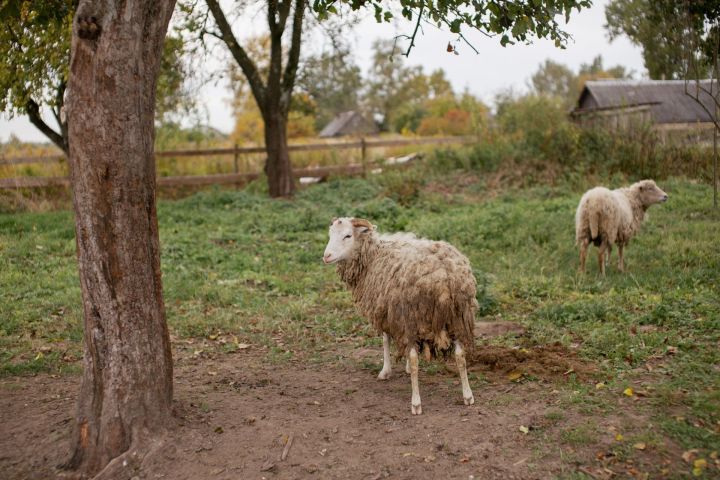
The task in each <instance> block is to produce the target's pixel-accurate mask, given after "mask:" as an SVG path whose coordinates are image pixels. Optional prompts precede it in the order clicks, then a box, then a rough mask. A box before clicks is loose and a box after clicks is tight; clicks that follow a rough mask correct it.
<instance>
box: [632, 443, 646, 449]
mask: <svg viewBox="0 0 720 480" xmlns="http://www.w3.org/2000/svg"><path fill="white" fill-rule="evenodd" d="M645 447H646V445H645V443H644V442H638V443H636V444H635V445H633V448H634V449H635V450H645Z"/></svg>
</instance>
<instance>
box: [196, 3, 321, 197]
mask: <svg viewBox="0 0 720 480" xmlns="http://www.w3.org/2000/svg"><path fill="white" fill-rule="evenodd" d="M206 3H207V6H208V9H209V10H210V13H211V14H212V16H213V18H214V19H215V24H216V26H217V29H218V30H219V32H206V33H211V34H212V35H214V36H216V37H217V38H219V39H220V40H222V42H223V43H224V44H225V45H226V46H227V48H228V50H229V51H230V53H231V54H232V56H233V58H234V60H235V61H236V62H237V64H238V66H239V67H240V68H241V69H242V71H243V73H244V74H245V78H246V79H247V82H248V84H249V85H250V91H251V92H252V95H253V97H254V98H255V101H256V102H257V105H258V108H259V109H260V113H261V114H262V118H263V123H264V125H265V149H266V151H267V160H266V162H265V173H266V174H267V177H268V187H269V191H270V196H272V197H285V196H289V195H292V194H293V192H294V191H295V183H294V180H293V174H292V166H291V163H290V155H289V152H288V142H287V123H288V114H289V112H290V101H291V98H292V91H293V87H294V86H295V78H296V75H297V69H298V63H299V60H300V43H301V41H302V35H303V17H304V15H305V7H306V6H307V0H280V1H278V0H267V24H268V28H269V32H270V62H269V65H268V70H267V75H262V72H261V71H260V69H259V68H258V64H257V61H256V60H253V59H252V58H251V57H250V55H248V52H247V50H246V49H245V48H244V47H243V46H242V45H240V42H239V41H238V40H237V38H236V37H235V34H234V33H233V29H232V27H231V25H230V23H229V22H228V20H227V16H226V15H225V12H224V11H223V9H222V7H221V6H220V2H219V1H218V0H206ZM288 20H290V21H291V24H292V32H291V34H290V46H289V47H288V48H287V59H286V60H285V61H283V38H284V37H285V35H284V34H285V32H286V29H287V27H288ZM283 64H284V65H283Z"/></svg>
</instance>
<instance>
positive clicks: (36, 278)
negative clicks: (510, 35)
mask: <svg viewBox="0 0 720 480" xmlns="http://www.w3.org/2000/svg"><path fill="white" fill-rule="evenodd" d="M420 178H421V175H420V174H419V173H418V172H416V171H415V170H410V171H407V172H404V173H400V172H390V173H388V174H384V175H381V176H378V177H377V178H373V179H370V180H363V179H339V180H333V181H330V182H328V183H324V184H320V185H317V186H314V187H311V188H308V189H305V190H303V191H301V192H300V193H298V195H297V196H296V197H295V199H293V200H291V201H287V200H270V199H268V198H266V195H265V193H263V192H262V191H261V189H259V188H256V187H257V185H254V184H251V185H250V186H249V187H248V188H246V189H244V190H220V189H217V190H211V191H204V192H200V193H196V194H194V195H192V196H190V197H188V198H185V199H183V200H176V201H164V202H160V204H159V207H158V208H159V210H158V216H159V222H160V237H161V244H162V269H163V279H164V297H165V305H166V311H167V317H168V322H169V325H170V328H171V335H172V338H173V344H174V358H175V363H176V370H175V399H176V407H175V413H176V418H177V425H176V427H175V430H174V431H173V432H171V436H170V437H171V438H172V442H171V443H168V444H166V445H164V446H163V447H162V448H161V449H160V451H159V452H158V453H157V455H151V456H150V457H148V458H149V460H148V463H147V464H146V465H144V466H143V470H142V472H141V476H140V478H173V479H176V478H188V479H190V478H218V479H231V478H308V477H314V478H363V479H367V478H374V479H380V478H386V477H387V478H412V477H417V476H419V475H426V476H427V475H429V476H430V478H440V477H445V476H447V474H448V472H453V478H468V477H469V476H471V475H472V476H474V478H488V479H492V478H497V479H508V478H518V479H526V478H528V479H529V478H543V479H544V478H558V479H591V478H603V479H605V478H611V477H615V478H617V477H619V478H690V477H693V478H718V477H720V460H718V455H719V454H720V413H719V412H720V252H719V250H718V238H720V214H719V213H718V212H717V211H714V210H713V209H712V207H711V196H712V192H711V189H710V188H709V187H708V186H707V185H702V184H699V183H696V182H694V181H690V180H687V179H683V178H672V179H669V180H664V181H659V182H658V184H659V186H660V187H661V188H662V189H663V190H665V191H666V192H667V193H668V194H669V196H670V200H669V201H668V202H667V203H666V204H663V205H660V206H656V207H653V208H652V209H651V210H650V212H649V218H648V220H647V221H646V223H645V224H644V226H643V229H642V230H641V232H640V234H639V235H638V237H636V238H635V239H634V240H633V242H632V243H631V244H630V246H629V248H628V249H627V251H626V265H627V268H628V270H629V272H628V273H625V274H622V273H619V272H618V271H617V269H616V268H615V264H614V260H616V258H617V257H616V256H615V255H614V256H613V261H612V262H611V265H610V268H609V270H608V276H607V277H606V278H601V277H599V276H598V274H597V265H596V263H597V262H596V261H595V250H591V255H590V257H589V261H588V264H589V273H588V274H586V275H584V276H583V275H579V274H577V272H576V270H577V263H578V262H577V251H576V249H575V247H574V245H573V242H574V223H573V222H574V211H575V207H576V205H577V201H578V200H579V198H580V195H581V194H582V191H583V189H584V188H586V187H590V186H592V185H589V184H588V185H574V184H573V185H571V184H569V183H568V184H564V183H561V184H559V185H558V186H554V187H549V186H535V187H531V188H525V189H520V188H510V189H497V188H494V187H493V185H492V183H491V182H489V181H487V180H486V179H483V178H481V177H480V176H477V175H476V174H473V173H470V172H468V171H456V172H453V173H451V174H448V175H444V176H430V177H427V178H426V179H424V180H420ZM618 182H619V180H617V179H613V181H612V182H610V181H606V183H608V184H609V185H608V186H613V187H614V186H617V185H618ZM610 183H611V185H610ZM340 215H352V216H358V217H364V218H368V219H370V220H371V221H372V222H373V223H375V224H377V225H378V229H379V230H380V231H395V230H408V231H413V232H415V233H417V234H418V235H421V236H425V237H429V238H436V239H444V240H447V241H449V242H451V243H453V244H454V245H456V246H457V247H458V248H459V249H460V250H461V251H463V252H464V253H465V254H467V256H468V257H469V258H470V261H471V263H472V265H473V267H474V269H475V272H476V277H477V279H478V284H479V288H478V301H479V303H480V312H479V316H478V319H477V320H478V322H477V333H478V337H477V342H476V343H477V345H476V352H475V353H474V355H473V356H472V357H471V358H470V361H469V364H470V365H469V370H470V372H471V386H472V388H473V392H474V393H475V398H476V403H475V405H473V406H471V407H466V406H464V405H462V400H461V394H460V386H459V384H458V381H457V376H456V374H455V373H454V362H450V363H448V364H447V365H446V364H445V363H443V362H441V361H435V362H431V363H421V373H420V389H421V394H422V395H423V410H424V414H423V415H422V416H420V417H413V416H411V415H410V411H409V410H410V409H409V400H410V382H409V379H408V378H407V376H406V375H405V373H404V368H403V365H399V364H398V365H396V366H395V370H394V374H393V377H392V378H391V379H390V380H388V381H386V382H382V381H379V380H376V379H375V376H376V375H377V373H378V371H379V370H380V366H381V364H382V347H381V342H380V337H378V336H377V335H376V334H375V332H373V331H372V330H371V328H370V327H369V325H368V324H367V322H366V321H365V320H363V319H362V318H360V317H358V316H357V315H356V313H355V311H354V308H353V305H352V302H351V298H350V295H349V293H348V292H347V291H346V290H345V288H344V287H343V285H342V284H341V282H340V280H339V279H338V278H337V275H336V274H335V271H334V268H332V267H327V266H324V265H323V264H322V262H321V256H322V252H323V249H324V247H325V244H326V242H327V226H328V223H329V220H330V218H331V217H333V216H340ZM81 317H82V312H81V310H80V288H79V282H78V277H77V266H76V257H75V240H74V227H73V221H72V215H71V213H70V212H69V211H62V210H61V211H48V212H36V213H4V214H0V424H2V425H3V427H2V432H3V435H2V436H0V452H2V453H0V471H2V472H5V473H4V475H7V476H8V477H7V478H11V479H14V478H18V479H19V478H53V477H54V476H56V475H57V473H58V471H57V470H55V467H56V466H57V465H58V464H59V463H61V462H62V461H63V459H64V455H65V454H66V450H67V445H68V443H69V433H70V432H69V426H70V425H71V423H72V421H71V420H72V414H73V408H74V400H75V396H76V395H77V389H78V387H79V378H80V377H79V369H80V358H81V355H82V345H81V341H82V322H81ZM290 439H292V441H291V443H290V448H289V450H288V454H287V458H286V459H285V460H280V459H279V458H280V456H281V453H282V452H283V450H284V448H285V447H286V446H287V445H288V443H289V442H290ZM456 474H457V475H456Z"/></svg>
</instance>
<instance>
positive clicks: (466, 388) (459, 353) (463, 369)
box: [455, 341, 475, 405]
mask: <svg viewBox="0 0 720 480" xmlns="http://www.w3.org/2000/svg"><path fill="white" fill-rule="evenodd" d="M455 363H457V368H458V373H459V374H460V383H462V392H463V401H464V402H465V405H472V404H473V403H475V397H473V394H472V390H470V382H468V377H467V364H466V363H465V350H463V347H462V344H461V343H460V342H457V341H456V342H455Z"/></svg>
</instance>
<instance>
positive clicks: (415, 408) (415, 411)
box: [410, 403, 422, 415]
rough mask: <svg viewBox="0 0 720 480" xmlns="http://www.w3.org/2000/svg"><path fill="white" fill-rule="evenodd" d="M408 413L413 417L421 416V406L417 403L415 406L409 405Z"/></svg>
mask: <svg viewBox="0 0 720 480" xmlns="http://www.w3.org/2000/svg"><path fill="white" fill-rule="evenodd" d="M410 411H411V412H412V414H413V415H422V405H421V404H419V403H418V404H417V405H412V404H410Z"/></svg>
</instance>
